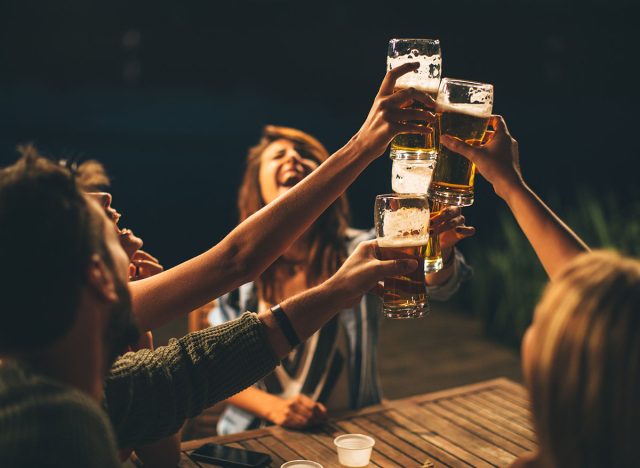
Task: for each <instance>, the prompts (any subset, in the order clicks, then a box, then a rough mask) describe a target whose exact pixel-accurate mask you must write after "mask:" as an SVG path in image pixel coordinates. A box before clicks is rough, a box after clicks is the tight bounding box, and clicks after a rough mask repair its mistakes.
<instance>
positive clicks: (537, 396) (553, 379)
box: [529, 252, 640, 468]
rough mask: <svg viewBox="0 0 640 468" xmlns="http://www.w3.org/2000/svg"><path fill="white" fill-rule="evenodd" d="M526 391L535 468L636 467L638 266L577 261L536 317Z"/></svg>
mask: <svg viewBox="0 0 640 468" xmlns="http://www.w3.org/2000/svg"><path fill="white" fill-rule="evenodd" d="M535 327H536V334H535V337H536V338H534V340H533V342H532V344H531V346H532V347H534V346H535V354H534V355H532V356H534V358H533V362H532V365H531V372H530V382H529V390H530V393H531V400H532V405H533V415H534V421H535V424H536V429H537V432H538V439H539V442H540V457H541V460H540V461H541V465H542V466H552V467H557V468H559V467H562V468H565V467H568V468H571V467H576V468H577V467H600V466H611V467H614V466H615V467H632V466H634V467H635V466H640V451H638V447H637V445H638V442H637V440H638V436H640V262H638V261H637V260H632V259H627V258H623V257H621V256H620V255H618V254H615V253H612V252H594V253H589V254H583V255H581V256H580V257H578V258H577V259H576V260H574V261H573V262H571V264H570V265H568V266H567V267H566V269H565V270H564V271H563V272H562V273H561V274H560V275H559V277H558V278H557V279H556V280H555V281H554V282H553V283H551V284H550V285H549V286H548V287H547V290H546V292H545V294H544V296H543V298H542V299H541V301H540V303H539V305H538V307H537V310H536V316H535Z"/></svg>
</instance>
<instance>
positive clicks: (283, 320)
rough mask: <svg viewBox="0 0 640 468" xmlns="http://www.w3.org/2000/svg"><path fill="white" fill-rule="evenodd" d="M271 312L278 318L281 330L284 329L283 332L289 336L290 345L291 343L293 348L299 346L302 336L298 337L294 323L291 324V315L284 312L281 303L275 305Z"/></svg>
mask: <svg viewBox="0 0 640 468" xmlns="http://www.w3.org/2000/svg"><path fill="white" fill-rule="evenodd" d="M271 313H272V314H273V316H274V317H275V318H276V321H277V322H278V325H279V326H280V330H282V333H283V334H284V336H285V337H286V338H287V341H288V342H289V345H291V347H292V348H295V347H296V346H298V345H299V344H300V338H298V334H297V333H296V331H295V330H294V329H293V325H291V321H290V320H289V317H287V314H285V313H284V310H282V307H280V304H278V305H275V306H273V307H272V308H271Z"/></svg>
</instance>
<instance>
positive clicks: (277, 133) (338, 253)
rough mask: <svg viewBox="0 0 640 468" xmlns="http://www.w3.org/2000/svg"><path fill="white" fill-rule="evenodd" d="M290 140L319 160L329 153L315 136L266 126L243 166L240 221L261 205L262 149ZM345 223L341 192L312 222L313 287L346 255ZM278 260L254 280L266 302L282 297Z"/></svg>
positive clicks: (309, 281) (310, 269)
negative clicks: (260, 174) (244, 166)
mask: <svg viewBox="0 0 640 468" xmlns="http://www.w3.org/2000/svg"><path fill="white" fill-rule="evenodd" d="M280 139H285V140H289V141H291V142H293V143H294V144H295V145H296V149H298V151H300V152H301V153H307V154H311V155H313V156H314V157H315V158H317V159H318V161H320V162H321V163H322V162H323V161H325V160H326V159H327V158H328V157H329V152H328V151H327V150H326V149H325V147H324V146H323V145H322V143H320V142H319V141H318V140H317V139H315V138H314V137H312V136H311V135H309V134H307V133H304V132H302V131H300V130H296V129H294V128H289V127H277V126H274V125H267V126H266V127H264V129H263V131H262V136H261V138H260V141H259V142H258V144H257V145H256V146H254V147H253V148H251V149H250V150H249V154H248V155H247V165H246V169H245V172H244V178H243V180H242V185H241V186H240V191H239V193H238V211H239V215H240V221H241V222H242V221H244V220H245V219H247V218H248V217H249V216H251V215H252V214H253V213H255V212H256V211H258V210H259V209H261V208H262V207H263V206H265V202H264V200H263V199H262V195H261V190H260V180H259V173H260V163H261V156H262V153H263V151H264V150H265V149H266V148H267V146H269V145H270V144H271V143H273V142H274V141H276V140H280ZM348 226H349V204H348V202H347V197H346V195H345V194H343V195H341V196H340V197H339V198H338V199H337V200H336V201H335V202H334V203H333V204H332V205H331V206H330V207H329V208H328V209H327V210H326V211H325V212H324V213H323V214H322V215H321V216H320V217H319V218H318V220H317V221H316V222H315V223H314V224H313V226H312V227H311V231H310V246H309V256H308V257H307V262H306V271H307V286H314V285H316V284H318V283H320V282H322V281H323V280H325V279H327V278H328V277H330V276H331V275H332V274H333V273H335V272H336V271H337V270H338V268H340V265H342V262H344V260H345V259H346V257H347V252H346V248H345V232H346V230H347V228H348ZM281 263H282V258H279V259H278V260H276V262H275V263H274V264H273V265H271V266H270V267H269V268H268V269H267V270H266V271H265V272H264V273H263V274H262V275H261V276H260V277H259V278H258V279H257V280H256V285H257V287H258V294H259V296H260V297H261V298H262V299H264V300H265V301H267V302H268V303H270V304H274V303H276V302H278V301H279V300H281V299H283V298H279V297H277V291H276V284H275V269H276V268H277V266H278V265H279V264H281Z"/></svg>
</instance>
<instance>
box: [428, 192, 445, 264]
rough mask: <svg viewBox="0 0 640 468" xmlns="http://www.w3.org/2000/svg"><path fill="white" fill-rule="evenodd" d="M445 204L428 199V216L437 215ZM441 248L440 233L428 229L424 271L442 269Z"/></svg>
mask: <svg viewBox="0 0 640 468" xmlns="http://www.w3.org/2000/svg"><path fill="white" fill-rule="evenodd" d="M444 208H445V206H444V205H443V204H441V203H438V202H436V201H433V200H429V218H430V219H433V218H434V217H435V216H437V215H438V214H439V213H440V212H441V211H442V210H443V209H444ZM442 267H443V262H442V248H441V247H440V235H439V234H436V233H434V232H433V229H430V230H429V242H428V243H427V252H426V258H425V262H424V273H425V275H427V274H429V273H435V272H436V271H440V270H442Z"/></svg>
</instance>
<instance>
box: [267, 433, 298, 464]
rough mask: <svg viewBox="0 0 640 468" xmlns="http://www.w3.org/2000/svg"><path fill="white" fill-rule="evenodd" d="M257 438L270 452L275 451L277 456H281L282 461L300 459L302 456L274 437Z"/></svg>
mask: <svg viewBox="0 0 640 468" xmlns="http://www.w3.org/2000/svg"><path fill="white" fill-rule="evenodd" d="M257 440H258V441H259V442H260V443H261V444H262V445H265V446H267V447H269V449H270V450H271V452H272V453H275V454H276V455H278V457H279V458H281V459H282V460H283V462H285V461H291V460H300V459H301V458H303V457H302V455H300V454H299V453H296V452H294V451H293V450H291V449H290V448H289V447H287V446H286V445H284V444H283V443H282V442H280V441H279V440H278V439H276V438H275V437H271V436H267V437H260V438H259V439H257ZM281 464H282V463H281ZM277 466H280V465H277Z"/></svg>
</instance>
